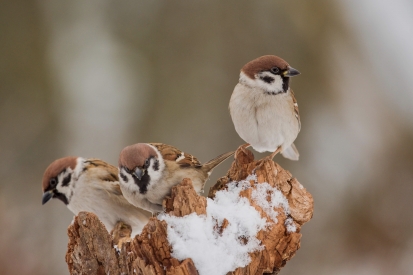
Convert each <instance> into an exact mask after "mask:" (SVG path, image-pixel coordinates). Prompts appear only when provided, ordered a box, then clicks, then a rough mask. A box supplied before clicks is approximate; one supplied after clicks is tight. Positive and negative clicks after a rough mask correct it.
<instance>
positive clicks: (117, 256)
mask: <svg viewBox="0 0 413 275" xmlns="http://www.w3.org/2000/svg"><path fill="white" fill-rule="evenodd" d="M250 175H254V176H252V177H251V176H250ZM248 176H250V177H248ZM247 177H248V180H246V179H247ZM234 182H236V183H234ZM241 184H242V186H243V187H242V188H241V189H240V190H241V191H240V192H239V196H240V197H243V198H246V199H247V200H248V201H249V203H250V205H251V207H253V208H255V210H256V211H257V212H258V213H259V214H260V215H261V218H263V219H265V221H266V226H265V227H263V228H262V229H261V230H259V232H258V233H257V235H256V236H255V237H256V239H258V240H259V242H260V243H261V248H260V249H257V250H255V251H252V252H251V253H248V255H249V257H250V262H249V263H248V265H246V266H243V267H238V268H235V269H233V270H232V271H230V272H228V273H227V274H233V275H250V274H251V275H252V274H264V273H269V274H277V273H278V272H279V270H280V269H281V267H283V266H284V265H285V264H286V262H287V261H288V260H290V259H291V258H292V257H293V256H294V255H295V253H296V251H297V250H298V248H299V247H300V239H301V234H300V228H301V226H302V225H303V224H304V223H305V222H307V221H309V220H310V219H311V217H312V215H313V198H312V196H311V194H310V193H308V192H307V191H306V189H305V188H304V187H303V186H302V185H301V184H300V183H299V182H298V181H297V180H296V179H295V178H293V177H292V175H291V174H290V173H289V172H288V171H286V170H284V169H283V168H281V166H279V165H278V164H276V163H274V162H273V161H272V160H266V159H264V160H263V161H258V162H257V161H254V157H253V154H252V153H251V152H250V151H249V150H245V149H238V150H237V152H236V154H235V160H234V162H233V163H232V165H231V168H230V169H229V171H228V173H227V175H226V176H225V177H222V178H220V179H219V180H218V182H217V183H216V184H215V185H214V186H213V187H212V188H211V190H210V192H209V198H208V199H207V198H205V197H201V196H199V195H198V194H196V192H195V190H194V189H193V186H192V183H191V181H190V180H189V179H184V180H183V182H182V183H180V184H179V185H177V186H175V187H174V188H173V189H172V192H171V195H170V197H167V198H166V199H165V200H164V202H163V204H164V209H165V213H166V214H168V215H169V216H175V217H185V216H187V215H190V214H192V213H196V215H199V216H200V217H206V216H208V215H209V213H208V211H207V209H208V208H207V206H208V200H209V202H210V203H212V200H213V199H214V197H215V196H216V195H217V192H221V191H223V190H227V189H228V187H229V186H232V187H231V188H232V189H233V187H234V186H238V185H241ZM260 185H261V186H260ZM264 185H265V186H266V189H265V192H267V193H268V194H267V195H265V197H264V202H263V201H258V200H257V197H256V194H257V190H264V189H262V186H264ZM227 192H228V191H227ZM272 193H277V195H278V197H281V198H282V199H283V200H285V203H284V204H280V205H279V206H277V207H273V209H269V208H268V207H266V205H271V203H272V202H271V198H274V196H272V195H274V194H272ZM281 194H282V195H281ZM211 199H212V200H211ZM265 200H267V202H266V201H265ZM287 202H288V205H287ZM286 205H287V206H286ZM166 214H164V215H166ZM246 218H247V217H246ZM229 224H230V222H229V221H228V220H227V219H224V220H223V221H222V222H221V223H217V226H216V227H214V229H213V230H216V232H217V234H220V235H222V233H223V232H225V230H226V228H227V227H228V225H229ZM170 229H171V228H170V227H169V230H170ZM130 232H131V231H130V227H128V225H125V224H123V223H121V222H120V223H119V224H118V225H117V227H116V228H115V229H114V230H113V232H111V233H112V234H109V233H108V232H107V230H106V229H105V227H104V225H103V224H102V223H101V222H100V221H99V220H98V218H97V217H96V216H95V215H94V214H92V213H87V212H81V213H79V215H78V216H77V217H75V219H74V222H73V224H71V225H70V226H69V228H68V235H69V244H68V251H67V254H66V262H67V263H68V267H69V271H70V274H85V275H86V274H87V275H89V274H111V275H112V274H130V275H134V274H138V275H139V274H144V275H192V274H194V275H195V274H199V273H198V270H197V267H196V265H195V263H194V261H193V260H192V259H191V258H186V259H181V260H178V259H176V258H174V257H173V254H174V253H173V252H172V251H173V249H172V246H171V245H170V243H169V241H168V233H167V232H168V224H167V222H166V221H165V220H163V219H162V217H160V216H158V217H153V218H151V219H150V221H149V222H148V224H147V225H146V226H145V227H144V229H143V231H142V233H141V234H140V235H137V236H136V237H135V238H134V239H130V237H129V236H130ZM239 241H240V242H245V243H247V242H248V240H246V239H243V238H240V240H239ZM204 273H205V271H204ZM201 275H208V274H201ZM211 275H212V274H211Z"/></svg>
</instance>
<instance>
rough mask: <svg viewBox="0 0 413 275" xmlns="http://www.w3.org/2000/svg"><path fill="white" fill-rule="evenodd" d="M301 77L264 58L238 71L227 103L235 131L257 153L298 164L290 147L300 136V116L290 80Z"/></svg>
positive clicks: (270, 57)
mask: <svg viewBox="0 0 413 275" xmlns="http://www.w3.org/2000/svg"><path fill="white" fill-rule="evenodd" d="M298 74H300V73H299V72H298V71H297V70H296V69H294V68H292V67H290V65H288V63H287V62H285V61H284V60H283V59H281V58H279V57H277V56H274V55H265V56H261V57H259V58H257V59H254V60H252V61H250V62H249V63H247V64H246V65H245V66H244V67H242V69H241V74H240V78H239V83H238V84H237V85H236V86H235V89H234V91H233V93H232V96H231V100H230V102H229V110H230V113H231V117H232V121H233V122H234V125H235V130H236V131H237V133H238V134H239V135H240V137H241V138H242V139H243V140H245V141H246V142H248V143H249V144H247V146H249V145H251V146H252V147H253V148H254V149H255V150H256V151H258V152H265V151H269V152H273V153H272V154H271V155H270V158H271V159H272V158H273V157H274V156H275V155H276V154H277V153H279V152H281V154H282V155H283V156H284V157H286V158H289V159H291V160H298V156H299V154H298V151H297V148H296V147H295V145H294V144H293V142H294V140H295V139H296V138H297V135H298V132H300V128H301V124H300V115H299V113H298V105H297V101H296V100H295V97H294V93H293V90H292V89H291V88H290V77H292V76H295V75H298Z"/></svg>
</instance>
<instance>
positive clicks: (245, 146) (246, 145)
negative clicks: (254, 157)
mask: <svg viewBox="0 0 413 275" xmlns="http://www.w3.org/2000/svg"><path fill="white" fill-rule="evenodd" d="M250 146H251V145H250V144H249V143H245V144H243V145H241V146H240V149H241V150H242V152H244V153H245V154H247V151H246V150H247V148H248V147H250Z"/></svg>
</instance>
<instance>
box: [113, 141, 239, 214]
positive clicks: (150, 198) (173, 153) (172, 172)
mask: <svg viewBox="0 0 413 275" xmlns="http://www.w3.org/2000/svg"><path fill="white" fill-rule="evenodd" d="M233 154H234V152H228V153H225V154H222V155H220V156H218V157H216V158H214V159H212V160H210V161H208V162H207V163H204V164H201V163H199V161H198V160H197V159H196V158H195V157H194V156H192V155H190V154H187V153H184V152H182V151H180V150H179V149H177V148H175V147H172V146H170V145H166V144H162V143H137V144H134V145H131V146H128V147H125V148H124V149H123V150H122V152H121V153H120V156H119V178H120V188H121V189H122V192H123V195H124V196H125V198H126V199H127V200H128V201H129V202H130V203H132V204H133V205H135V206H137V207H141V208H143V209H147V210H149V211H151V212H161V211H162V201H163V199H164V198H165V196H166V195H168V194H169V193H170V191H171V188H172V187H173V186H175V185H177V184H179V183H180V182H181V181H182V179H184V178H190V179H191V180H192V184H193V185H194V188H195V191H197V192H198V193H200V192H201V191H202V190H203V187H204V184H205V182H206V180H207V179H208V177H209V175H210V174H211V172H212V169H214V168H215V166H217V165H218V164H220V163H221V162H223V161H224V160H226V159H227V158H229V157H230V156H232V155H233Z"/></svg>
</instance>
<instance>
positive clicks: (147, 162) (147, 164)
mask: <svg viewBox="0 0 413 275" xmlns="http://www.w3.org/2000/svg"><path fill="white" fill-rule="evenodd" d="M145 167H149V159H146V160H145Z"/></svg>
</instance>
